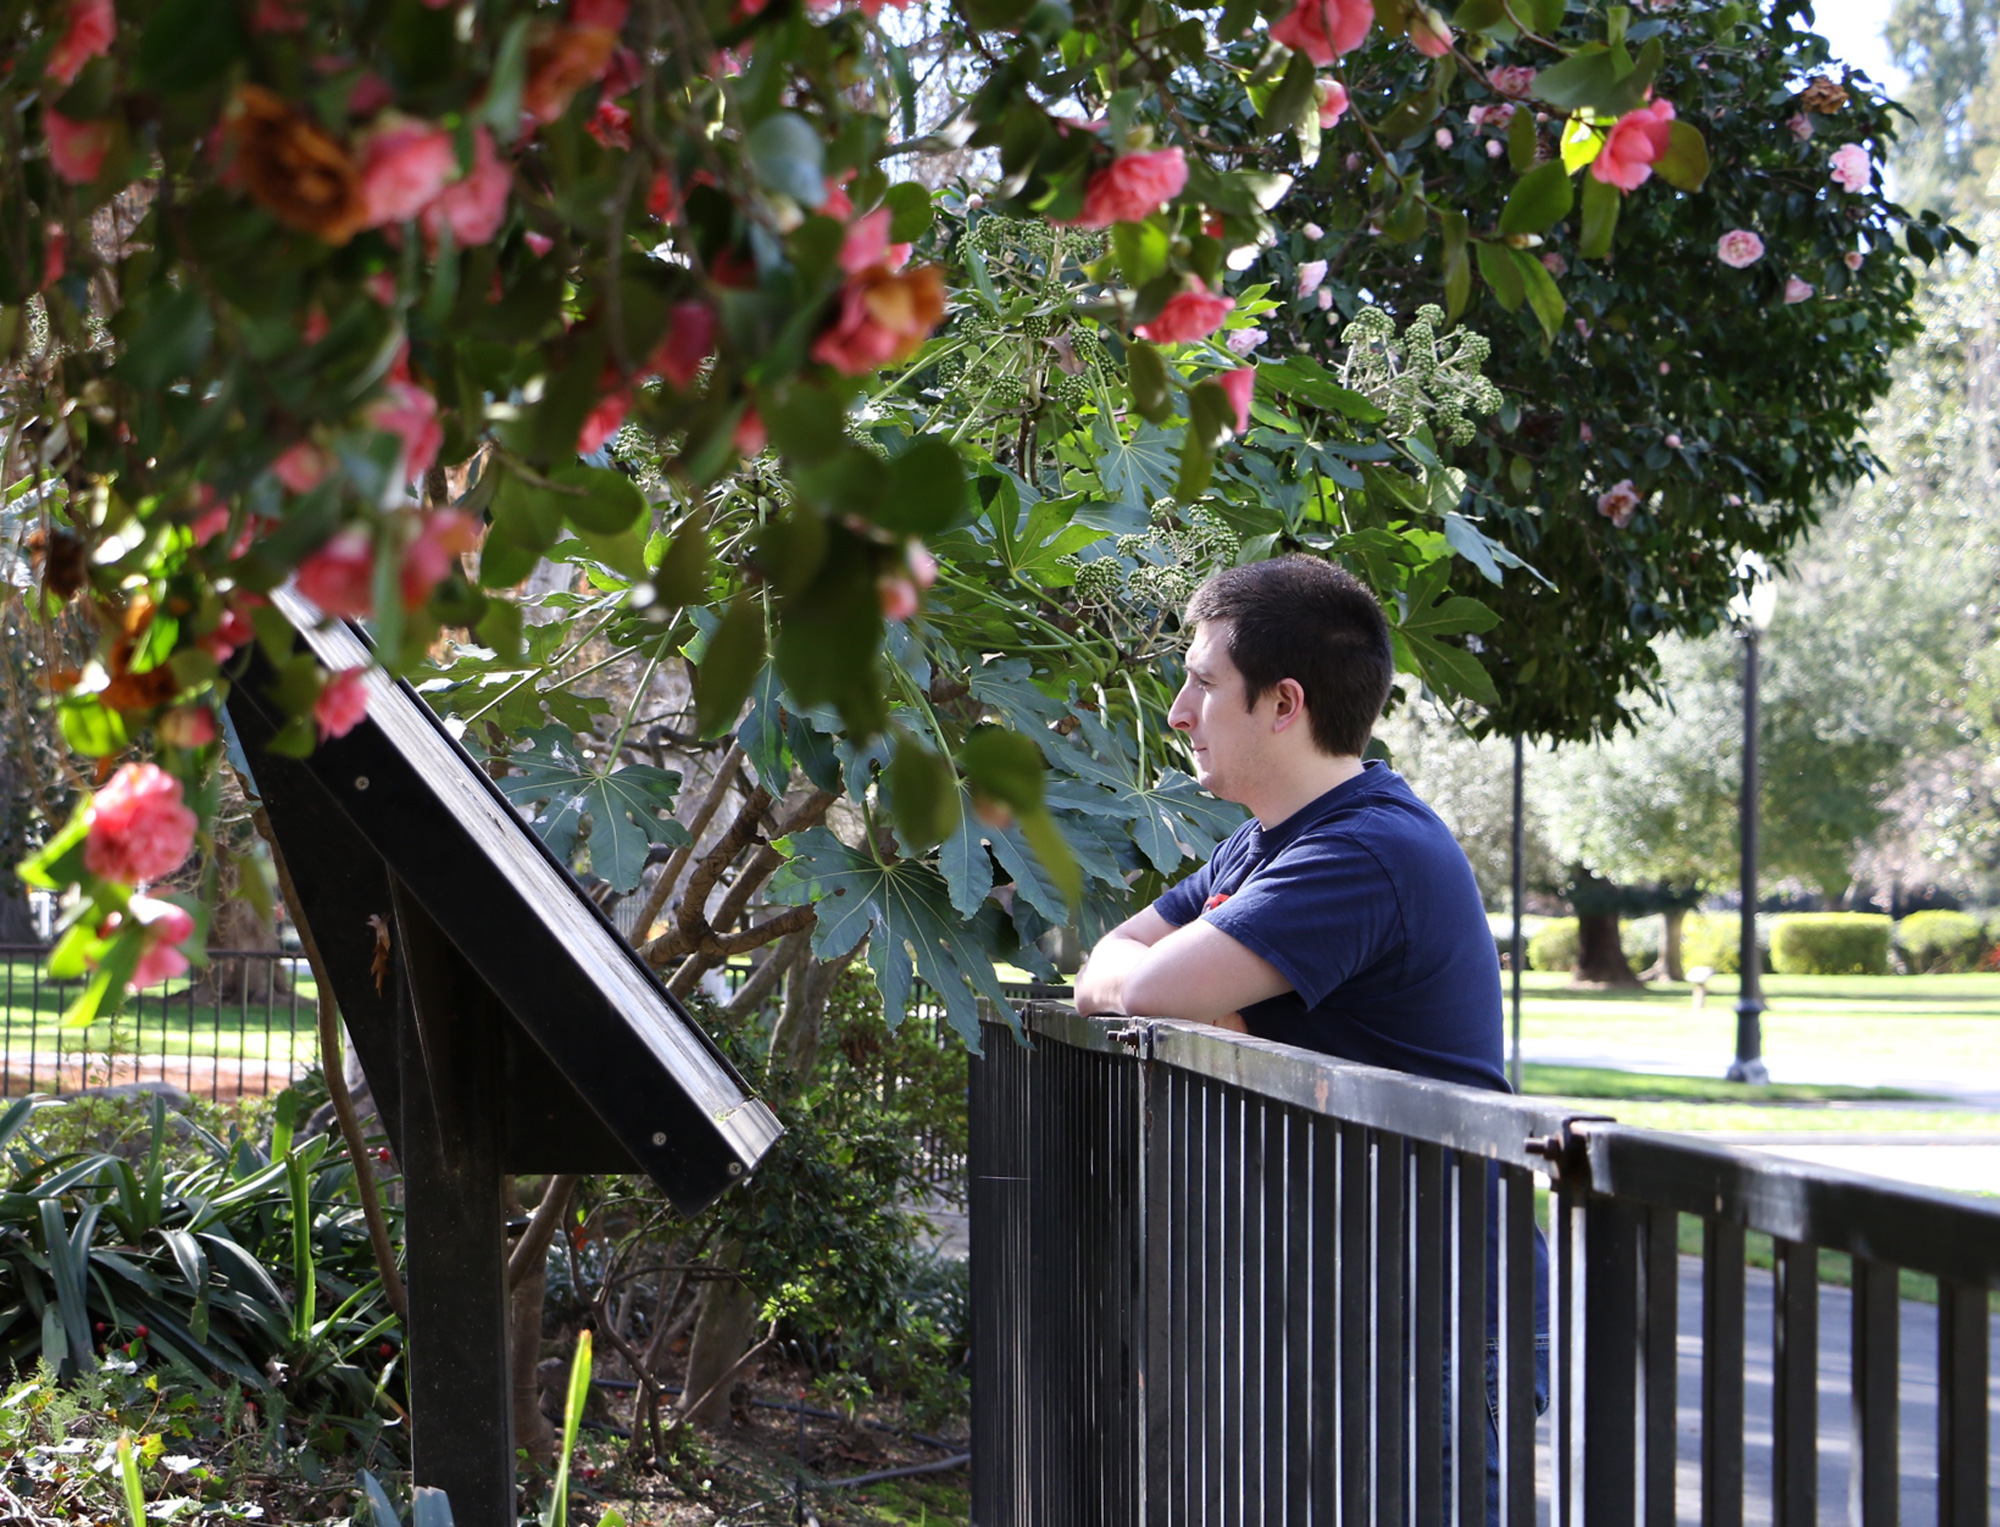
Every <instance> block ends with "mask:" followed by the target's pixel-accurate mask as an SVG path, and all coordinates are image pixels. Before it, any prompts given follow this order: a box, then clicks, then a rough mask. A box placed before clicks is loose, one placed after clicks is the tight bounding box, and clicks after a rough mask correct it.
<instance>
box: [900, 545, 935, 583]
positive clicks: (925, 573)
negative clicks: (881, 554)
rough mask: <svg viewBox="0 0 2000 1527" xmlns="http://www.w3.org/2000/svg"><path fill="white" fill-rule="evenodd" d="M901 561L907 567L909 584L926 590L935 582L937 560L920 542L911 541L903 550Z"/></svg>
mask: <svg viewBox="0 0 2000 1527" xmlns="http://www.w3.org/2000/svg"><path fill="white" fill-rule="evenodd" d="M903 561H904V562H905V563H907V564H908V566H909V569H910V580H911V582H913V583H915V584H916V586H917V587H918V588H920V589H927V588H929V587H930V586H931V585H932V584H933V583H936V582H937V575H938V559H937V558H936V557H934V556H933V555H931V549H930V548H929V547H928V546H926V545H924V543H923V542H922V541H911V542H910V543H909V544H908V545H907V546H905V547H904V548H903Z"/></svg>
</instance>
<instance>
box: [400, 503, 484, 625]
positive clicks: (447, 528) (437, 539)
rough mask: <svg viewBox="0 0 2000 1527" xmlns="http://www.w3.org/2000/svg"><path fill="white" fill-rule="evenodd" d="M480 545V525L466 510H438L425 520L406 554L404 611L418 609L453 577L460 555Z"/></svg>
mask: <svg viewBox="0 0 2000 1527" xmlns="http://www.w3.org/2000/svg"><path fill="white" fill-rule="evenodd" d="M478 544H479V525H478V523H477V522H476V521H475V520H474V519H473V518H472V516H471V515H469V514H467V513H466V512H465V511H464V510H463V509H437V510H434V511H432V512H431V513H429V514H427V515H425V516H424V517H423V523H422V525H421V526H420V528H419V529H418V531H417V535H416V539H415V540H413V541H411V542H410V545H409V549H408V550H406V551H405V552H404V553H403V572H402V577H401V579H400V582H401V583H402V586H403V608H404V609H406V610H414V609H415V608H416V607H417V606H418V605H420V604H422V603H423V602H424V601H425V600H426V599H428V598H430V596H431V590H432V589H434V588H436V587H437V586H438V585H439V584H440V583H442V582H444V580H445V579H446V578H447V577H449V576H450V575H451V570H452V567H453V565H454V564H455V563H456V562H457V560H458V557H459V554H460V553H462V552H468V551H471V550H472V549H473V548H474V547H475V546H477V545H478Z"/></svg>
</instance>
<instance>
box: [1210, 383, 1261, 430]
mask: <svg viewBox="0 0 2000 1527" xmlns="http://www.w3.org/2000/svg"><path fill="white" fill-rule="evenodd" d="M1215 385H1216V386H1218V387H1220V388H1221V389H1222V390H1223V391H1224V392H1225V393H1227V394H1228V395H1229V406H1230V407H1231V408H1233V409H1235V410H1236V433H1237V434H1239V435H1240V434H1242V433H1243V432H1244V431H1245V430H1247V429H1248V428H1250V397H1251V394H1252V393H1254V392H1255V391H1256V390H1257V368H1256V367H1255V366H1238V367H1237V368H1236V369H1235V370H1234V371H1225V372H1223V373H1222V375H1221V376H1219V377H1217V378H1216V379H1215Z"/></svg>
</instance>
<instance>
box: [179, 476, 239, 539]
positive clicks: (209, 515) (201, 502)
mask: <svg viewBox="0 0 2000 1527" xmlns="http://www.w3.org/2000/svg"><path fill="white" fill-rule="evenodd" d="M194 501H195V507H196V508H197V509H198V510H199V511H200V512H199V513H197V514H196V515H195V517H194V519H193V521H192V522H191V523H190V524H189V525H188V534H189V535H190V536H192V537H193V538H194V544H195V545H197V546H206V545H207V544H208V543H209V542H210V541H213V540H214V539H215V538H216V537H217V536H219V535H221V534H222V532H223V531H225V530H227V529H228V528H229V505H227V504H225V503H223V502H222V500H221V499H219V498H217V497H216V496H215V489H213V488H211V487H210V486H209V485H208V484H207V483H203V484H202V485H201V486H200V487H198V488H196V489H195V490H194Z"/></svg>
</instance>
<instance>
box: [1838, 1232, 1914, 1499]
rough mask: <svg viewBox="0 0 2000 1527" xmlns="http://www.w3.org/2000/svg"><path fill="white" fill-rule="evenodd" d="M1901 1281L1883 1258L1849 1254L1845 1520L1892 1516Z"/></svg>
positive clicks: (1894, 1495) (1894, 1483) (1894, 1488)
mask: <svg viewBox="0 0 2000 1527" xmlns="http://www.w3.org/2000/svg"><path fill="white" fill-rule="evenodd" d="M1900 1282H1901V1280H1900V1279H1899V1278H1898V1277H1897V1275H1896V1269H1895V1268H1894V1267H1892V1266H1890V1265H1889V1264H1888V1263H1887V1262H1877V1261H1874V1260H1873V1259H1871V1258H1868V1257H1856V1258H1855V1259H1854V1374H1853V1386H1854V1390H1853V1393H1854V1408H1853V1416H1854V1423H1853V1424H1854V1432H1853V1436H1854V1443H1853V1448H1852V1454H1851V1457H1850V1458H1849V1460H1848V1463H1849V1467H1848V1473H1847V1480H1848V1484H1847V1500H1848V1520H1849V1521H1850V1522H1854V1523H1858V1524H1859V1527H1894V1524H1895V1522H1896V1520H1897V1513H1896V1489H1897V1478H1896V1474H1897V1466H1896V1465H1897V1459H1896V1452H1897V1447H1896V1444H1897V1393H1896V1364H1897V1357H1898V1347H1899V1336H1900V1333H1899V1331H1898V1330H1897V1321H1898V1319H1899V1318H1900V1316H1901V1313H1902V1312H1901V1311H1900V1310H1899V1309H1898V1308H1897V1302H1898V1295H1899V1294H1900V1292H1901V1288H1900Z"/></svg>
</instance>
